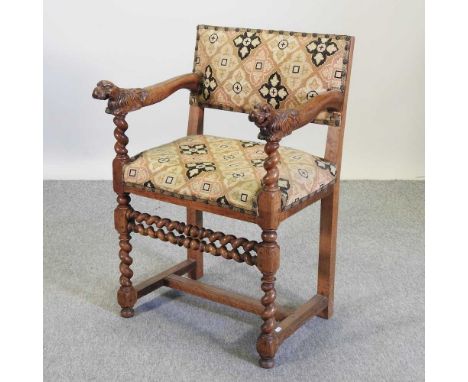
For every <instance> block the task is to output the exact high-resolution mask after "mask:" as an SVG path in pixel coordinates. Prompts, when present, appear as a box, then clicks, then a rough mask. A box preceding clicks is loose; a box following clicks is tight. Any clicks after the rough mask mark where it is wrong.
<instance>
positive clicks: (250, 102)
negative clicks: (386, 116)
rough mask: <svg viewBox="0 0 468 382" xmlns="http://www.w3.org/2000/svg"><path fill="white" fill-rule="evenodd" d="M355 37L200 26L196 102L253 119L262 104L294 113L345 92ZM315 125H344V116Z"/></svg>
mask: <svg viewBox="0 0 468 382" xmlns="http://www.w3.org/2000/svg"><path fill="white" fill-rule="evenodd" d="M349 41H350V37H349V36H342V35H328V34H327V35H323V34H316V33H312V34H310V33H298V32H281V31H265V30H260V29H242V28H225V27H214V26H207V25H199V26H198V28H197V46H196V49H195V61H194V66H193V71H194V72H196V73H199V74H200V75H202V76H203V83H202V86H201V91H200V93H199V94H192V96H191V102H192V103H196V104H200V105H203V106H205V107H213V108H220V109H224V110H232V111H239V112H245V113H249V112H250V111H251V110H252V108H253V106H254V105H255V104H258V103H265V102H268V103H269V104H270V105H272V106H273V107H275V108H277V109H279V108H294V107H297V106H299V105H301V104H304V103H305V102H307V101H308V100H310V99H311V98H312V97H315V96H316V95H318V94H322V93H326V92H327V91H331V90H340V91H343V90H344V84H345V77H346V73H347V65H348V61H349V60H348V54H349ZM314 122H315V123H322V124H328V125H330V124H333V125H339V123H340V119H339V114H338V113H328V112H322V113H321V114H320V115H319V116H318V117H317V118H316V120H315V121H314Z"/></svg>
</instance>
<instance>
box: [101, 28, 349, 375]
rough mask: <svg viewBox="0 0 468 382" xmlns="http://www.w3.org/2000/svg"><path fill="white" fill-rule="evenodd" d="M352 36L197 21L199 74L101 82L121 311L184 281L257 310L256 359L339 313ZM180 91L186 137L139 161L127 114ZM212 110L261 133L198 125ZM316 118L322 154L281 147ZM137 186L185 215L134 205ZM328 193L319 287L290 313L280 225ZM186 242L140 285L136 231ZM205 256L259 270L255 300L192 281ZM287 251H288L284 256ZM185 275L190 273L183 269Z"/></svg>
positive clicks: (268, 360)
mask: <svg viewBox="0 0 468 382" xmlns="http://www.w3.org/2000/svg"><path fill="white" fill-rule="evenodd" d="M353 45H354V38H352V37H349V36H342V35H320V34H307V33H297V32H283V31H265V30H259V29H241V28H225V27H213V26H206V25H201V26H198V27H197V46H196V49H195V59H194V69H193V73H190V74H185V75H182V76H179V77H175V78H172V79H170V80H168V81H165V82H161V83H158V84H156V85H152V86H148V87H145V88H135V89H123V88H119V87H117V86H115V85H114V84H113V83H112V82H109V81H100V82H99V83H98V84H97V86H96V88H95V89H94V91H93V97H94V98H96V99H101V100H108V104H107V108H106V113H109V114H112V115H114V124H115V126H116V128H115V131H114V136H115V138H116V144H115V152H116V156H115V158H114V161H113V187H114V191H115V192H116V194H117V203H118V204H117V207H116V209H115V213H114V220H115V228H116V230H117V232H118V234H119V246H120V251H119V257H120V261H121V263H120V272H121V276H120V288H119V290H118V293H117V300H118V303H119V305H120V306H121V308H122V309H121V315H122V317H126V318H129V317H132V316H133V315H134V306H135V303H136V302H137V300H138V298H140V297H142V296H144V295H146V294H148V293H150V292H152V291H154V290H156V289H158V288H160V287H162V286H165V287H170V288H174V289H178V290H181V291H184V292H187V293H191V294H193V295H196V296H199V297H203V298H207V299H209V300H212V301H216V302H219V303H223V304H226V305H229V306H232V307H235V308H239V309H242V310H245V311H248V312H251V313H254V314H257V315H259V316H260V317H261V318H262V320H263V324H262V325H261V331H260V335H259V337H258V339H257V350H258V353H259V355H260V361H259V363H260V366H262V367H264V368H271V367H273V366H274V359H275V354H276V352H277V350H278V347H279V346H280V344H281V343H282V342H283V341H284V340H285V339H286V338H287V337H289V336H290V335H291V334H293V333H294V332H295V331H296V330H297V329H298V328H299V327H300V326H301V325H302V324H304V322H306V320H308V319H309V318H311V317H314V316H319V317H322V318H330V317H331V315H332V314H333V300H334V272H335V257H336V229H337V214H338V197H339V179H340V167H341V156H342V145H343V133H344V127H345V121H346V103H347V97H348V90H349V79H350V70H351V57H352V51H353ZM179 89H188V90H190V108H189V119H188V129H187V136H186V137H183V138H181V139H178V140H176V141H174V142H171V143H168V144H165V145H163V146H158V147H155V148H152V149H149V150H146V151H144V152H142V153H140V154H138V155H136V156H134V157H132V158H130V157H129V155H128V151H127V148H126V145H127V144H128V138H127V136H126V130H127V128H128V125H127V122H126V121H125V117H126V115H127V114H128V113H130V112H133V111H136V110H138V109H140V108H142V107H145V106H149V105H153V104H156V103H158V102H160V101H162V100H164V99H165V98H167V97H169V96H170V95H171V94H172V93H174V92H175V91H177V90H179ZM205 108H219V109H223V110H228V111H237V112H243V113H248V114H249V120H250V121H251V122H253V123H254V124H255V125H256V126H257V127H258V128H259V133H258V139H260V140H264V141H266V144H265V145H262V144H260V143H259V142H256V141H250V140H245V141H244V140H235V139H230V138H222V137H214V136H210V135H204V134H203V117H204V110H205ZM310 122H314V123H318V124H324V125H327V126H328V134H327V143H326V150H325V155H324V156H323V158H321V157H316V156H313V155H311V154H308V153H305V152H303V151H300V150H296V149H292V148H287V147H282V146H281V147H280V141H281V139H282V138H283V137H285V136H287V135H289V134H291V133H293V132H294V131H295V130H296V129H299V128H301V127H304V126H306V125H307V124H309V123H310ZM130 194H134V195H139V196H143V197H149V198H152V199H157V200H160V201H163V202H168V203H173V204H177V205H181V206H185V207H186V208H187V222H186V223H184V222H179V221H174V220H171V219H167V218H161V217H159V216H151V215H149V214H146V213H141V212H139V211H135V210H134V209H133V208H132V207H131V205H130V201H131V199H130ZM318 200H320V201H321V216H320V242H319V265H318V282H317V294H316V295H315V296H313V297H312V298H311V299H310V300H309V301H307V302H305V303H304V304H303V305H301V306H300V307H298V308H297V309H296V310H294V311H291V310H289V309H286V308H283V307H281V306H279V305H278V304H276V303H275V299H276V291H275V274H276V272H277V270H278V269H279V266H280V247H279V245H278V243H277V234H276V230H277V228H278V226H279V224H280V223H281V222H282V221H283V220H286V219H287V218H288V217H289V216H291V215H293V214H295V213H296V212H298V211H300V210H302V209H303V208H305V207H307V206H308V205H310V204H311V203H314V202H316V201H318ZM203 212H209V213H215V214H218V215H222V216H226V217H228V218H234V219H238V220H243V221H246V222H250V223H255V224H258V225H259V226H260V228H261V229H262V234H261V241H255V240H248V239H246V238H238V237H236V236H234V235H229V234H224V233H222V232H215V231H212V230H210V229H206V228H203V219H202V213H203ZM132 232H134V233H139V234H142V235H145V236H149V237H151V238H157V239H160V240H163V241H167V242H170V243H172V244H175V245H178V246H183V247H185V248H187V260H185V261H182V262H181V263H179V264H176V265H175V266H173V267H172V268H170V269H168V270H166V271H164V272H162V273H160V274H158V275H156V276H154V277H152V278H150V279H148V280H145V281H142V282H140V283H139V284H137V285H134V284H133V282H132V277H133V272H132V270H131V268H130V266H131V264H132V262H133V259H132V257H131V256H130V253H131V250H132V246H131V244H130V239H131V233H132ZM203 253H209V254H212V255H214V256H221V257H223V258H225V259H232V260H234V261H236V262H239V263H246V264H247V265H250V266H255V267H257V268H258V269H259V271H260V272H261V273H262V277H261V290H262V292H263V296H262V297H261V298H260V299H259V300H258V301H257V300H256V299H252V298H250V297H246V296H243V295H240V294H237V293H232V292H227V291H225V290H223V289H221V288H218V287H215V286H212V285H207V284H204V283H201V282H200V281H197V280H198V279H200V278H201V277H202V276H203ZM286 259H287V257H286ZM185 274H187V275H188V277H184V275H185Z"/></svg>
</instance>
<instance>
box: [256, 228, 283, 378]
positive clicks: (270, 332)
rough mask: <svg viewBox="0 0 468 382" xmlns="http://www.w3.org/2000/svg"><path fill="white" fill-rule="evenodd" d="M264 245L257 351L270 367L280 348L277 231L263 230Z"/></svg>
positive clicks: (262, 247)
mask: <svg viewBox="0 0 468 382" xmlns="http://www.w3.org/2000/svg"><path fill="white" fill-rule="evenodd" d="M262 239H263V242H262V245H261V249H260V250H259V254H258V267H259V269H260V271H261V272H262V286H261V288H262V291H263V293H264V294H263V297H262V298H261V303H262V305H263V306H264V307H265V310H264V311H263V313H262V315H261V317H262V319H263V324H262V327H261V333H260V336H259V337H258V339H257V351H258V353H259V354H260V360H259V364H260V366H261V367H263V368H266V369H270V368H272V367H273V366H274V365H275V354H276V351H277V350H278V337H277V335H276V332H275V329H276V319H275V312H276V306H275V299H276V290H275V280H276V278H275V273H276V271H277V270H278V267H279V246H278V244H277V243H276V231H273V230H269V231H263V234H262Z"/></svg>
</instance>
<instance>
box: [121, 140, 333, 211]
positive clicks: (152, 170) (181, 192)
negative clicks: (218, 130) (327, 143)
mask: <svg viewBox="0 0 468 382" xmlns="http://www.w3.org/2000/svg"><path fill="white" fill-rule="evenodd" d="M263 146H264V145H263V144H261V143H258V142H252V141H242V140H237V139H230V138H219V137H214V136H210V135H191V136H187V137H183V138H180V139H178V140H176V141H174V142H171V143H168V144H166V145H163V146H159V147H155V148H152V149H150V150H147V151H144V152H142V153H140V154H138V155H137V156H135V157H133V158H132V159H131V162H130V163H128V164H126V165H125V166H124V169H123V177H124V182H125V184H127V185H129V186H136V187H140V188H144V189H146V190H148V191H154V192H160V193H166V194H170V195H173V196H176V197H179V198H184V199H193V200H199V201H203V202H206V203H211V204H217V205H220V206H225V207H227V208H231V209H234V210H238V211H242V212H245V213H250V214H255V213H256V201H257V194H258V192H259V191H260V189H261V181H262V178H263V176H264V175H265V169H264V168H263V161H264V160H265V158H266V154H265V152H264V147H263ZM279 153H280V157H281V161H280V164H279V166H278V168H279V170H280V179H279V186H280V189H281V193H282V206H283V209H286V208H289V207H291V206H293V205H294V204H296V203H299V202H300V201H302V200H304V199H306V198H308V197H311V196H313V195H314V194H315V193H316V192H318V191H321V190H323V189H324V188H325V187H327V186H329V185H331V184H333V183H334V181H335V172H336V168H335V165H334V164H332V163H330V162H327V161H325V160H323V159H321V158H318V157H315V156H313V155H311V154H308V153H305V152H303V151H300V150H295V149H292V148H287V147H280V149H279Z"/></svg>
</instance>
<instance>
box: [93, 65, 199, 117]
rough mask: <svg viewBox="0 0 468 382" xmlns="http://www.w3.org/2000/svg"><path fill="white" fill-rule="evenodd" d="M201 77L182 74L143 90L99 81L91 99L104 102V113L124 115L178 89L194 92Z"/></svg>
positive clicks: (192, 74) (165, 96)
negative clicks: (105, 101)
mask: <svg viewBox="0 0 468 382" xmlns="http://www.w3.org/2000/svg"><path fill="white" fill-rule="evenodd" d="M200 83H201V77H200V76H199V75H198V74H195V73H189V74H184V75H182V76H178V77H174V78H171V79H170V80H167V81H164V82H160V83H158V84H155V85H151V86H148V87H145V88H134V89H123V88H119V87H118V86H115V85H114V84H113V83H112V82H110V81H105V80H104V81H99V82H98V83H97V85H96V87H95V88H94V90H93V98H96V99H101V100H106V99H108V100H109V102H108V104H107V108H106V113H108V114H113V115H121V116H122V115H126V114H127V113H129V112H131V111H135V110H138V109H141V108H142V107H145V106H149V105H153V104H155V103H158V102H160V101H162V100H164V99H166V98H167V97H169V96H170V95H171V94H172V93H174V92H175V91H177V90H179V89H189V90H191V91H196V90H198V88H199V85H200Z"/></svg>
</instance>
